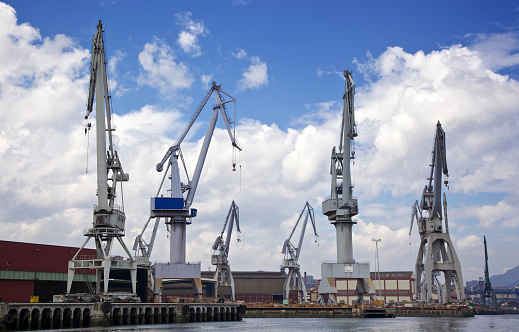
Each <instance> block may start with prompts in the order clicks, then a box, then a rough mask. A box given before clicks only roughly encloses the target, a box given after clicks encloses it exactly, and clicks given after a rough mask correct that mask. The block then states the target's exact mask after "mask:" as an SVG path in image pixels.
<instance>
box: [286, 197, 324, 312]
mask: <svg viewBox="0 0 519 332" xmlns="http://www.w3.org/2000/svg"><path fill="white" fill-rule="evenodd" d="M305 211H306V214H305V218H304V221H303V223H302V225H301V233H300V235H299V241H298V242H297V247H295V246H294V245H293V244H292V242H291V241H290V240H291V239H292V235H294V232H295V231H296V229H297V226H298V225H299V222H300V221H301V218H302V217H303V213H305ZM308 218H310V221H311V223H312V227H313V230H314V234H315V236H316V237H318V236H319V235H317V230H316V228H315V218H314V209H313V208H312V207H311V206H310V204H309V203H308V202H306V203H305V205H304V207H303V210H302V211H301V213H300V214H299V218H298V219H297V222H296V224H295V226H294V228H293V229H292V232H290V236H289V237H288V239H286V240H285V242H284V243H283V249H282V250H281V253H282V254H284V258H283V263H282V265H281V270H282V271H284V270H285V268H287V269H288V275H287V279H286V281H285V286H284V296H285V299H287V298H289V296H290V291H291V290H292V291H296V292H297V296H298V297H301V299H302V301H303V302H306V286H305V284H304V280H303V279H302V277H301V271H300V266H299V262H298V260H299V255H300V253H301V247H302V245H303V238H304V236H305V231H306V225H307V224H308Z"/></svg>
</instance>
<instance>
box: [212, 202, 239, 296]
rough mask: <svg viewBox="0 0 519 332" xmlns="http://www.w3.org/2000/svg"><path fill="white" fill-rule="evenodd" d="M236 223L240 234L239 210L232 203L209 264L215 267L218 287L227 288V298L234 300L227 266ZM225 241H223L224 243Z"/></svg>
mask: <svg viewBox="0 0 519 332" xmlns="http://www.w3.org/2000/svg"><path fill="white" fill-rule="evenodd" d="M234 223H236V230H237V231H238V232H240V233H241V230H240V209H239V208H238V205H236V203H235V202H234V201H232V204H231V207H230V208H229V212H228V213H227V217H226V218H225V222H224V224H223V228H222V232H221V233H220V235H219V236H218V237H217V238H216V240H215V241H214V244H213V250H214V254H213V255H211V264H212V265H216V271H215V272H214V278H213V279H216V280H217V286H218V287H228V288H229V294H228V296H229V298H230V299H231V300H232V301H234V300H235V296H236V295H235V288H234V278H233V277H232V272H231V267H230V266H229V260H228V257H229V247H230V244H231V235H232V229H233V226H234ZM226 229H227V235H225V236H224V233H225V230H226ZM224 239H225V241H224Z"/></svg>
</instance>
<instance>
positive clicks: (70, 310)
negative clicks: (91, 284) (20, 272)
mask: <svg viewBox="0 0 519 332" xmlns="http://www.w3.org/2000/svg"><path fill="white" fill-rule="evenodd" d="M244 313H245V306H244V305H239V304H236V303H117V302H98V303H0V331H17V330H40V329H66V328H83V327H94V326H124V325H139V324H174V323H189V322H211V321H239V320H241V319H242V317H243V314H244Z"/></svg>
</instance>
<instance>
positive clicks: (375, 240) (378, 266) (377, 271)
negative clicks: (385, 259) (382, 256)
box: [371, 238, 382, 303]
mask: <svg viewBox="0 0 519 332" xmlns="http://www.w3.org/2000/svg"><path fill="white" fill-rule="evenodd" d="M371 241H373V242H375V277H376V278H377V279H378V296H379V301H382V290H381V289H380V260H379V259H378V243H379V242H380V241H381V240H380V239H375V238H372V239H371ZM379 303H380V302H379Z"/></svg>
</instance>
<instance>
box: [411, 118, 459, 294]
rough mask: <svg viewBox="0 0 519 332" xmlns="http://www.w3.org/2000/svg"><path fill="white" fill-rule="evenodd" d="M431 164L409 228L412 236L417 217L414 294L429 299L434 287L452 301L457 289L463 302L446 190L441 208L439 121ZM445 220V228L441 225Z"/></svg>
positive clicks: (443, 163)
mask: <svg viewBox="0 0 519 332" xmlns="http://www.w3.org/2000/svg"><path fill="white" fill-rule="evenodd" d="M430 167H431V169H430V172H429V175H428V177H427V185H426V186H425V187H424V189H423V194H422V200H421V202H420V206H419V207H418V206H417V202H415V203H414V204H413V207H412V211H413V212H412V213H413V215H412V217H411V228H410V229H409V235H411V229H412V222H413V219H414V217H416V219H417V224H418V232H419V234H420V248H419V250H418V255H417V258H416V263H415V269H416V273H415V274H416V278H417V279H416V280H417V282H416V284H415V286H416V294H417V295H416V296H417V298H418V299H420V300H427V301H432V298H433V288H434V287H435V288H436V294H437V296H438V298H439V299H440V302H441V303H442V304H443V303H445V301H447V302H451V301H453V299H451V297H450V296H449V294H451V292H452V291H456V299H457V301H459V302H463V301H465V299H466V298H465V291H464V289H463V278H462V271H461V263H460V261H459V259H458V256H457V254H456V251H455V250H454V245H453V243H452V241H451V239H450V236H449V227H448V220H447V198H446V195H445V193H444V194H443V211H442V176H443V174H445V176H446V177H448V176H449V171H448V168H447V158H446V147H445V132H444V131H443V129H442V127H441V124H440V121H438V123H437V124H436V134H435V136H434V143H433V149H432V157H431V164H430ZM444 184H445V185H447V184H448V181H447V180H445V181H444ZM421 211H425V212H426V215H425V216H424V217H422V213H421ZM418 214H420V216H419V215H418ZM443 215H444V216H445V219H444V218H443ZM444 221H445V227H443V222H444ZM440 273H443V275H444V280H445V283H444V284H443V286H441V284H440V282H439V279H438V278H437V276H438V275H439V274H440ZM442 294H445V296H441V295H442Z"/></svg>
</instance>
